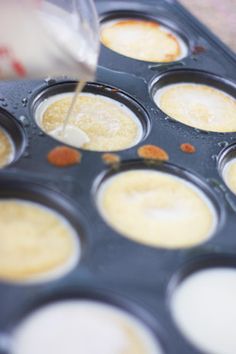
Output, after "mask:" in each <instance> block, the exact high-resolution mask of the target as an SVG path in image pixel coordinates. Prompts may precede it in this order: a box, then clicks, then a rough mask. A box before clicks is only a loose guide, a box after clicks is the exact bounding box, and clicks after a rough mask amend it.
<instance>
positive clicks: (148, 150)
mask: <svg viewBox="0 0 236 354" xmlns="http://www.w3.org/2000/svg"><path fill="white" fill-rule="evenodd" d="M137 152H138V156H139V157H141V158H143V159H154V160H161V161H167V160H169V155H168V153H167V152H166V151H165V150H163V149H162V148H160V147H159V146H156V145H143V146H141V147H140V148H138V151H137Z"/></svg>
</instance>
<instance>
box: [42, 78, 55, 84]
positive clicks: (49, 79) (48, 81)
mask: <svg viewBox="0 0 236 354" xmlns="http://www.w3.org/2000/svg"><path fill="white" fill-rule="evenodd" d="M44 82H45V83H46V84H47V85H52V84H55V82H56V80H55V79H53V78H52V77H47V78H46V79H45V80H44Z"/></svg>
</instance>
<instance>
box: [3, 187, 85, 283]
mask: <svg viewBox="0 0 236 354" xmlns="http://www.w3.org/2000/svg"><path fill="white" fill-rule="evenodd" d="M25 184H28V186H25ZM0 187H1V195H0V230H1V232H0V280H2V281H6V282H15V283H34V282H42V281H49V280H52V279H55V278H59V277H61V276H63V275H65V274H66V273H68V272H69V271H71V270H72V269H73V268H74V267H75V266H76V265H77V263H78V261H79V258H80V253H81V243H80V239H79V236H78V233H77V230H76V229H75V228H74V226H73V224H72V223H71V222H70V219H71V218H72V216H71V213H70V212H69V211H68V210H67V205H68V202H67V201H66V200H64V198H62V197H61V198H60V197H59V196H57V195H56V194H54V193H55V192H52V191H51V190H48V189H47V188H43V190H42V189H40V188H39V187H38V186H37V187H36V186H34V185H33V184H32V185H31V184H30V183H29V182H28V181H25V182H19V181H15V182H14V181H11V182H9V183H8V182H4V183H3V182H2V181H1V182H0ZM45 194H46V195H45ZM57 198H58V199H61V200H56V201H55V199H57ZM68 208H69V209H70V208H71V206H70V207H69V206H68ZM67 215H68V219H67Z"/></svg>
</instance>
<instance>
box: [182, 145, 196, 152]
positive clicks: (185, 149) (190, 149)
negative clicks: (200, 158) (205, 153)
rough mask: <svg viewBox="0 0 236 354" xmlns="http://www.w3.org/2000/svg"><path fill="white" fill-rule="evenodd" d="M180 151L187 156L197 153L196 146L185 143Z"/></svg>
mask: <svg viewBox="0 0 236 354" xmlns="http://www.w3.org/2000/svg"><path fill="white" fill-rule="evenodd" d="M180 150H182V151H183V152H185V153H186V154H194V153H195V152H196V148H195V146H193V145H192V144H189V143H184V144H181V145H180Z"/></svg>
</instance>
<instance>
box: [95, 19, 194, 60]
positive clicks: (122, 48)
mask: <svg viewBox="0 0 236 354" xmlns="http://www.w3.org/2000/svg"><path fill="white" fill-rule="evenodd" d="M117 16H119V15H117ZM112 18H113V19H112V20H109V19H107V20H106V19H104V20H103V21H102V23H101V30H100V38H101V42H102V44H104V45H105V46H106V47H108V48H109V49H111V50H113V51H114V52H117V53H119V54H121V55H124V56H126V57H129V58H133V59H138V60H143V61H148V62H173V61H176V60H180V59H182V58H184V57H185V56H186V55H187V53H188V47H187V45H186V43H185V41H184V40H183V39H182V37H181V36H180V35H179V34H177V33H176V32H174V31H173V30H172V29H170V28H169V27H167V26H165V25H164V24H161V23H159V22H158V21H156V20H153V19H150V18H145V17H143V16H140V17H133V16H132V17H130V18H129V17H121V18H117V17H116V18H115V14H113V15H112Z"/></svg>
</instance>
